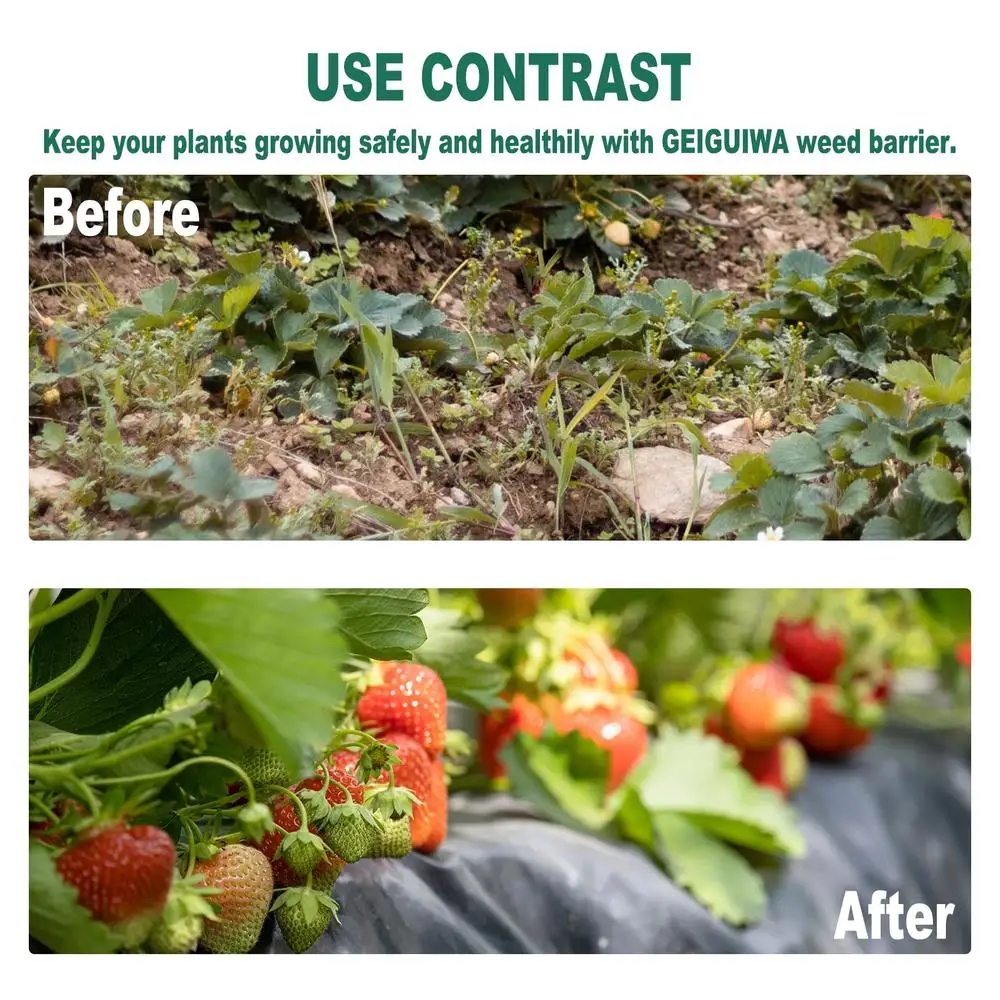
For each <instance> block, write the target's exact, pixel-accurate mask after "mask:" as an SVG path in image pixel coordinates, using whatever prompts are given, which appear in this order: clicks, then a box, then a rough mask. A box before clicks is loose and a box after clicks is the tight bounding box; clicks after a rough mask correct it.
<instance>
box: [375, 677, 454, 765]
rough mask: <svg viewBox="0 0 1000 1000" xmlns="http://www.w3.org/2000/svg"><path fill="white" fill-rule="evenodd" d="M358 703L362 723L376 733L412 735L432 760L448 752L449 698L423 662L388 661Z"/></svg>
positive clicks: (437, 678)
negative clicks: (446, 736) (446, 734)
mask: <svg viewBox="0 0 1000 1000" xmlns="http://www.w3.org/2000/svg"><path fill="white" fill-rule="evenodd" d="M373 680H374V683H373V684H371V685H370V686H369V687H368V688H367V689H366V690H365V693H364V694H363V695H362V696H361V698H360V699H359V700H358V709H357V714H358V720H359V721H360V722H361V725H362V726H364V727H365V728H366V729H371V730H373V731H375V732H389V731H393V732H398V733H405V734H406V735H407V736H412V737H413V738H414V739H415V740H416V741H417V742H418V743H419V744H420V745H421V746H422V747H423V748H424V749H425V750H426V751H427V752H428V753H429V754H430V755H431V756H432V757H436V756H437V755H438V754H439V753H441V751H442V750H443V749H444V738H445V731H446V729H447V725H448V695H447V692H446V691H445V687H444V683H443V682H442V680H441V678H440V677H438V675H437V674H436V673H435V672H434V671H433V670H431V668H430V667H425V666H423V665H422V664H419V663H398V662H393V661H390V662H385V663H381V664H379V666H378V667H376V669H375V677H374V678H373Z"/></svg>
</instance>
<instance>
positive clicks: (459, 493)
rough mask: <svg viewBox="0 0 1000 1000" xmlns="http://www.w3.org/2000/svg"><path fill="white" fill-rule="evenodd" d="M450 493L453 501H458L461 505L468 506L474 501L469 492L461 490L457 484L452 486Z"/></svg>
mask: <svg viewBox="0 0 1000 1000" xmlns="http://www.w3.org/2000/svg"><path fill="white" fill-rule="evenodd" d="M448 495H449V496H450V497H451V499H452V502H453V503H457V504H458V505H459V506H460V507H468V506H469V504H470V503H472V500H471V499H470V498H469V494H468V493H466V492H465V491H464V490H460V489H459V488H458V487H457V486H452V488H451V489H450V490H449V491H448Z"/></svg>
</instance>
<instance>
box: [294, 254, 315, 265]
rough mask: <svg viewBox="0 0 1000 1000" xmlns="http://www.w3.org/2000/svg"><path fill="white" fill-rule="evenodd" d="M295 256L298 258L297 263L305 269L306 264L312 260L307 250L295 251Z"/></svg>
mask: <svg viewBox="0 0 1000 1000" xmlns="http://www.w3.org/2000/svg"><path fill="white" fill-rule="evenodd" d="M295 256H296V257H298V258H299V263H300V264H301V265H302V266H303V267H305V265H306V264H308V263H309V261H311V260H312V257H311V256H310V255H309V251H308V250H296V251H295Z"/></svg>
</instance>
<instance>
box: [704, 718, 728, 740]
mask: <svg viewBox="0 0 1000 1000" xmlns="http://www.w3.org/2000/svg"><path fill="white" fill-rule="evenodd" d="M702 728H703V729H704V731H705V733H706V734H707V735H708V736H715V737H716V738H717V739H720V740H722V742H723V743H728V744H729V745H730V746H735V745H736V744H735V743H733V738H732V736H731V734H730V732H729V730H728V729H727V728H726V723H725V720H724V719H723V718H722V716H721V715H709V716H708V717H707V718H706V719H705V722H704V725H703V726H702Z"/></svg>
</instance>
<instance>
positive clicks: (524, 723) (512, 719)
mask: <svg viewBox="0 0 1000 1000" xmlns="http://www.w3.org/2000/svg"><path fill="white" fill-rule="evenodd" d="M544 731H545V716H544V715H543V713H542V710H541V708H539V707H538V705H536V704H535V703H534V702H532V701H529V700H528V698H527V697H526V696H525V695H523V694H515V695H514V697H513V698H511V700H510V704H509V705H508V706H507V707H506V708H503V709H498V710H497V711H495V712H491V713H490V714H489V715H485V716H483V720H482V722H481V723H480V728H479V761H480V763H481V764H482V766H483V770H484V771H485V772H486V774H487V776H488V777H489V778H492V779H494V780H496V779H497V778H502V777H503V776H504V773H505V771H504V766H503V762H502V761H501V760H500V751H501V750H502V749H503V748H504V747H505V746H506V745H507V744H508V743H509V742H510V741H511V740H512V739H513V738H514V737H515V736H516V735H517V734H518V733H527V734H528V735H529V736H533V737H534V738H535V739H539V738H540V737H541V735H542V733H543V732H544Z"/></svg>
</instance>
